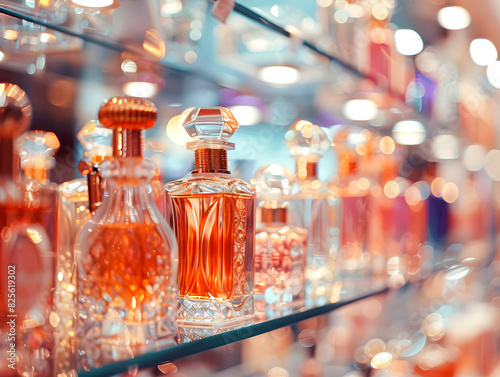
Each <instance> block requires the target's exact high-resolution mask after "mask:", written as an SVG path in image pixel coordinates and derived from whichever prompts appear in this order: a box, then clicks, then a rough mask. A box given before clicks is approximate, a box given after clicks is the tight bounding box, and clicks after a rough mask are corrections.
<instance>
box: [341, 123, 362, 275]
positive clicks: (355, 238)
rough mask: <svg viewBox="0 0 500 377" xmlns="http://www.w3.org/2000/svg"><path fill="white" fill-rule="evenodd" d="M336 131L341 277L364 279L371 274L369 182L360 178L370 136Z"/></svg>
mask: <svg viewBox="0 0 500 377" xmlns="http://www.w3.org/2000/svg"><path fill="white" fill-rule="evenodd" d="M335 131H336V132H335V135H334V137H333V143H332V145H333V147H334V149H335V151H336V152H337V155H338V159H339V174H338V185H339V187H340V190H341V195H342V225H341V228H342V232H341V236H340V245H341V246H340V259H341V269H342V275H343V277H364V276H367V275H369V273H370V272H369V269H370V263H371V259H372V258H371V255H370V253H369V251H368V250H367V244H366V242H367V231H368V217H369V212H368V211H369V195H368V194H369V192H370V191H369V189H370V181H369V180H368V178H366V177H363V176H360V174H359V171H358V162H359V156H360V154H361V153H364V152H365V150H364V149H365V143H366V142H367V140H368V139H369V137H370V132H369V131H367V130H363V129H362V128H359V127H352V126H339V127H338V128H337V129H336V130H335Z"/></svg>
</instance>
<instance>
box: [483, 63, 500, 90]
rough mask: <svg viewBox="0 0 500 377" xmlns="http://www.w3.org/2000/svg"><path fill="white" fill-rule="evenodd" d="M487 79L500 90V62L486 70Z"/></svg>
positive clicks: (492, 64)
mask: <svg viewBox="0 0 500 377" xmlns="http://www.w3.org/2000/svg"><path fill="white" fill-rule="evenodd" d="M486 77H487V78H488V81H489V83H490V84H491V86H493V87H495V88H497V89H500V61H498V60H497V61H495V62H493V63H491V64H490V65H488V68H486Z"/></svg>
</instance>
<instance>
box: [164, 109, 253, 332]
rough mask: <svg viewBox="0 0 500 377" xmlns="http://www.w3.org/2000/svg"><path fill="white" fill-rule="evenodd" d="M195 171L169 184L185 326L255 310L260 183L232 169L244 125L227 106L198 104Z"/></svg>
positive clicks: (191, 120)
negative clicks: (230, 154) (236, 136)
mask: <svg viewBox="0 0 500 377" xmlns="http://www.w3.org/2000/svg"><path fill="white" fill-rule="evenodd" d="M183 126H184V128H185V129H186V131H187V132H188V134H189V135H190V136H191V137H192V138H193V139H194V141H192V142H189V143H187V148H188V149H192V150H194V151H195V170H194V171H193V172H192V174H191V176H190V177H189V178H186V179H181V180H178V181H174V182H171V183H167V184H166V186H165V187H166V190H167V192H168V195H169V196H170V200H171V203H172V224H173V228H174V232H175V235H176V237H177V242H178V244H179V302H178V304H179V312H178V322H179V324H181V325H184V326H194V327H200V326H215V327H221V326H233V325H236V324H242V323H246V322H249V321H251V320H252V318H253V315H254V297H253V294H254V240H255V216H254V215H255V189H254V188H253V187H252V186H251V185H249V184H248V183H246V182H244V181H242V180H240V179H237V178H234V177H232V176H231V175H230V172H229V170H228V165H227V150H228V149H234V144H233V143H230V142H228V141H227V140H228V139H229V138H230V137H231V136H232V135H233V133H234V132H235V131H236V129H237V128H238V123H237V121H236V119H235V118H234V116H233V114H232V113H231V112H230V111H229V110H228V109H226V108H219V107H208V108H199V107H198V108H194V109H193V110H192V111H191V112H190V113H189V114H188V116H187V117H186V119H185V121H184V123H183Z"/></svg>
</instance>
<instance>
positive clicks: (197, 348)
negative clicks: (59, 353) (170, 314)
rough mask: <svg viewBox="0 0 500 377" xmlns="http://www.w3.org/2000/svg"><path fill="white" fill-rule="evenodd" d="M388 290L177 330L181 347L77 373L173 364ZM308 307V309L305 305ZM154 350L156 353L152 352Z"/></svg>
mask: <svg viewBox="0 0 500 377" xmlns="http://www.w3.org/2000/svg"><path fill="white" fill-rule="evenodd" d="M387 290H388V288H387V284H386V282H385V281H382V280H380V281H372V282H370V283H369V284H363V288H360V289H359V290H356V291H354V292H351V293H349V294H345V295H342V296H341V297H340V300H339V301H337V302H332V303H329V304H326V305H323V306H312V305H310V304H309V303H312V300H307V299H306V300H305V306H303V307H301V308H298V309H294V310H291V309H287V310H284V311H282V312H281V313H280V314H276V312H273V315H274V316H276V315H279V316H277V317H275V318H273V319H268V318H266V317H265V316H260V317H258V318H254V322H253V323H250V324H247V325H240V326H235V327H229V328H227V327H226V328H214V327H188V326H185V327H179V333H178V341H179V343H180V344H178V345H176V346H171V347H168V348H164V349H163V348H161V346H159V347H155V346H151V347H148V348H149V351H148V353H145V354H142V355H133V354H130V359H125V360H121V361H117V360H110V362H109V364H107V365H104V366H102V367H100V368H96V369H92V370H90V371H79V372H78V376H87V377H91V376H93V377H96V376H109V375H114V374H117V373H120V372H123V373H125V372H128V371H129V368H130V367H133V366H136V367H138V368H139V369H141V368H146V367H150V366H156V365H158V364H161V363H165V362H167V361H172V360H175V359H177V358H180V357H185V356H188V355H192V354H195V353H199V352H203V351H207V350H210V349H213V348H217V347H221V346H223V345H227V344H230V343H234V342H239V341H241V340H243V339H247V338H251V337H254V336H257V335H260V334H263V333H267V332H269V331H272V330H275V329H279V328H281V327H285V326H289V325H292V324H294V323H297V322H300V321H303V320H305V319H308V318H312V317H315V316H318V315H321V314H325V313H328V312H331V311H333V310H336V309H338V308H340V307H343V306H345V305H347V304H350V303H353V302H356V301H360V300H363V299H366V298H367V297H371V296H374V295H377V294H381V293H384V292H386V291H387ZM308 305H309V306H308ZM152 350H155V351H152Z"/></svg>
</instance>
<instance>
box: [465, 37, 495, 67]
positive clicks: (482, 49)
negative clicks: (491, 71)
mask: <svg viewBox="0 0 500 377" xmlns="http://www.w3.org/2000/svg"><path fill="white" fill-rule="evenodd" d="M469 51H470V57H471V58H472V61H473V62H474V63H476V64H477V65H489V64H491V63H493V62H494V61H495V60H497V58H498V52H497V49H496V47H495V45H494V44H493V43H492V42H491V41H489V40H488V39H485V38H478V39H474V40H473V41H472V42H471V44H470V48H469Z"/></svg>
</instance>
